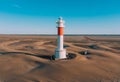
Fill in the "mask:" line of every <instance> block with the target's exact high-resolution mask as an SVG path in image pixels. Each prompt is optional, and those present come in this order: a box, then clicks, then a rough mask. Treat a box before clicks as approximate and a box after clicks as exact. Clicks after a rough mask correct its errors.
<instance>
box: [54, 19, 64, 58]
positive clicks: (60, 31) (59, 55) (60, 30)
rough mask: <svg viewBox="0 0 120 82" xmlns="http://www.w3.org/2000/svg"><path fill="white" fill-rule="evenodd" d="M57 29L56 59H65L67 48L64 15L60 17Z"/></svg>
mask: <svg viewBox="0 0 120 82" xmlns="http://www.w3.org/2000/svg"><path fill="white" fill-rule="evenodd" d="M56 23H57V29H58V38H57V48H56V50H55V59H65V58H66V49H64V46H63V41H64V38H63V36H64V21H63V19H62V17H60V18H59V19H58V21H57V22H56Z"/></svg>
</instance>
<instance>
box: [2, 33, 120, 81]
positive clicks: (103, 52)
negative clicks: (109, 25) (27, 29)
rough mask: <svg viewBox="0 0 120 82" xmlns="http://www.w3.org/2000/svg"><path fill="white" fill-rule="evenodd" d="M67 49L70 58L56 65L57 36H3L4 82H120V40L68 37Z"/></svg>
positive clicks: (112, 37)
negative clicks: (54, 58)
mask: <svg viewBox="0 0 120 82" xmlns="http://www.w3.org/2000/svg"><path fill="white" fill-rule="evenodd" d="M65 47H66V49H67V52H68V54H69V57H70V58H69V59H68V60H56V61H54V60H51V56H52V55H53V54H54V50H55V48H56V36H15V35H14V36H13V35H0V82H113V81H115V82H117V81H120V36H111V37H110V36H74V37H73V36H66V37H65ZM85 50H88V51H89V54H88V55H84V54H82V52H83V51H85Z"/></svg>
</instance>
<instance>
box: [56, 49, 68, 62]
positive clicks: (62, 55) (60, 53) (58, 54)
mask: <svg viewBox="0 0 120 82" xmlns="http://www.w3.org/2000/svg"><path fill="white" fill-rule="evenodd" d="M65 58H67V57H66V49H63V50H58V49H56V50H55V60H57V59H65Z"/></svg>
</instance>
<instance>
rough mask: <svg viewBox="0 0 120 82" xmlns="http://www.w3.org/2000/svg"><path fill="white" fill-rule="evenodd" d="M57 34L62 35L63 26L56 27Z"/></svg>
mask: <svg viewBox="0 0 120 82" xmlns="http://www.w3.org/2000/svg"><path fill="white" fill-rule="evenodd" d="M58 35H59V36H63V27H58Z"/></svg>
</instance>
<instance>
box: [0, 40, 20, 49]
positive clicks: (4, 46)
mask: <svg viewBox="0 0 120 82" xmlns="http://www.w3.org/2000/svg"><path fill="white" fill-rule="evenodd" d="M15 42H19V40H15V41H5V42H2V43H1V44H0V49H3V50H5V51H16V50H15V49H14V48H13V47H10V46H9V45H10V44H12V43H15Z"/></svg>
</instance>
